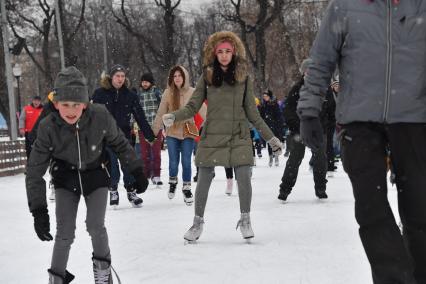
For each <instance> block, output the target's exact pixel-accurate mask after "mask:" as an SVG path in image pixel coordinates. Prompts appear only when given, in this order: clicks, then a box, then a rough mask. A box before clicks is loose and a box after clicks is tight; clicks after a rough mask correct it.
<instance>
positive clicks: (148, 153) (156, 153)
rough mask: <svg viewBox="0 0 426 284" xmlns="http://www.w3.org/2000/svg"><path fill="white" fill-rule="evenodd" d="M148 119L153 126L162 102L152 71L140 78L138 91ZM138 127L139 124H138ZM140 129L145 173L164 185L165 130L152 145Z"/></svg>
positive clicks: (155, 182)
mask: <svg viewBox="0 0 426 284" xmlns="http://www.w3.org/2000/svg"><path fill="white" fill-rule="evenodd" d="M137 95H138V98H139V103H140V104H141V106H142V108H143V110H144V112H145V117H146V120H147V121H148V123H149V125H150V126H151V128H152V127H153V124H154V119H155V116H156V114H157V110H158V108H159V106H160V102H161V90H160V89H159V88H158V87H157V86H156V85H155V81H154V77H153V75H152V74H151V73H145V74H143V75H142V77H141V80H140V86H139V90H138V92H137ZM136 127H137V126H136ZM137 130H138V133H137V134H138V138H139V139H138V141H139V147H140V149H139V151H140V152H141V154H142V159H143V162H144V169H145V175H146V177H147V178H148V179H151V182H152V183H153V184H155V185H163V182H162V180H161V146H162V145H163V132H162V131H159V132H158V134H157V136H156V140H155V142H154V143H153V144H152V145H151V144H150V143H149V142H148V141H147V140H146V139H145V135H144V134H143V131H140V130H139V127H137Z"/></svg>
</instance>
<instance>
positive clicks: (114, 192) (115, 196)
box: [111, 191, 118, 200]
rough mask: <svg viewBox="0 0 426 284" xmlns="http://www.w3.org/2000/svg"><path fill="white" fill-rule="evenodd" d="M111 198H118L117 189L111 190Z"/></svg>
mask: <svg viewBox="0 0 426 284" xmlns="http://www.w3.org/2000/svg"><path fill="white" fill-rule="evenodd" d="M111 199H112V200H117V199H118V192H117V191H111Z"/></svg>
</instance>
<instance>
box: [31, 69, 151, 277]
mask: <svg viewBox="0 0 426 284" xmlns="http://www.w3.org/2000/svg"><path fill="white" fill-rule="evenodd" d="M53 103H54V106H55V108H56V110H54V111H52V112H51V113H50V114H49V115H48V116H47V117H46V118H44V119H43V120H42V121H41V122H40V125H39V128H38V132H37V138H36V140H35V142H34V145H33V150H32V152H31V155H30V158H29V161H28V165H27V172H26V179H25V183H26V189H27V197H28V205H29V208H30V211H31V213H32V215H33V217H34V229H35V231H36V233H37V236H38V237H39V238H40V240H42V241H51V240H52V239H53V237H52V236H51V234H50V222H49V215H48V210H47V202H46V182H45V180H44V179H43V175H44V174H45V173H46V170H47V168H48V167H49V162H50V160H52V178H53V184H54V186H55V189H56V212H55V213H56V229H57V230H56V236H55V245H54V247H53V255H52V262H51V267H50V269H49V270H48V272H49V283H50V284H62V283H69V282H70V281H72V279H73V278H74V275H72V274H71V273H69V272H68V271H67V270H66V266H67V262H68V257H69V251H70V248H71V244H72V243H73V241H74V237H75V234H74V231H75V223H76V217H77V208H78V203H79V201H80V198H81V196H83V198H84V200H85V202H86V207H87V216H86V226H87V231H88V232H89V235H90V237H91V239H92V246H93V254H92V260H93V272H94V276H95V283H112V278H111V254H110V249H109V245H108V235H107V231H106V228H105V224H104V222H105V210H106V204H107V195H108V186H109V183H110V176H109V173H108V171H107V167H106V166H105V164H106V156H107V153H106V150H105V147H106V146H108V147H110V148H111V149H112V150H113V151H114V152H115V153H116V154H117V155H118V157H119V158H120V162H121V163H122V165H123V166H124V167H126V168H127V169H128V170H129V172H131V173H132V175H133V176H134V178H135V180H136V182H135V184H136V185H137V190H138V193H142V192H144V191H145V190H146V188H147V186H148V180H147V179H146V177H145V175H144V173H143V167H142V161H141V160H140V159H137V157H136V153H135V152H134V150H133V147H132V146H131V145H130V144H129V142H128V140H127V139H126V137H125V136H124V134H123V133H122V132H121V130H120V129H119V128H118V126H117V124H116V122H115V120H114V118H113V117H112V116H111V114H110V113H109V112H108V110H107V109H106V108H105V107H104V106H102V105H98V104H93V105H92V104H89V95H88V89H87V83H86V79H85V78H84V76H83V74H82V73H81V72H80V71H79V70H78V69H77V68H75V67H68V68H66V69H64V70H63V71H61V72H60V73H59V74H58V76H57V78H56V80H55V95H54V97H53Z"/></svg>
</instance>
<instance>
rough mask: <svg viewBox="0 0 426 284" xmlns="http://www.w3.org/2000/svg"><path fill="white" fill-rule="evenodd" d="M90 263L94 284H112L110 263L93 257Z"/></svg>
mask: <svg viewBox="0 0 426 284" xmlns="http://www.w3.org/2000/svg"><path fill="white" fill-rule="evenodd" d="M92 261H93V276H94V277H95V284H112V274H111V261H110V260H107V259H99V258H96V257H93V258H92Z"/></svg>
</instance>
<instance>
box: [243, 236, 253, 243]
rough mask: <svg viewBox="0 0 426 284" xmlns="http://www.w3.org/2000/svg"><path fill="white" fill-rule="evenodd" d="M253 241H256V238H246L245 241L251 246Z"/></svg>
mask: <svg viewBox="0 0 426 284" xmlns="http://www.w3.org/2000/svg"><path fill="white" fill-rule="evenodd" d="M253 239H254V236H252V237H248V238H244V240H245V241H246V243H247V244H251V243H252V240H253Z"/></svg>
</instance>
